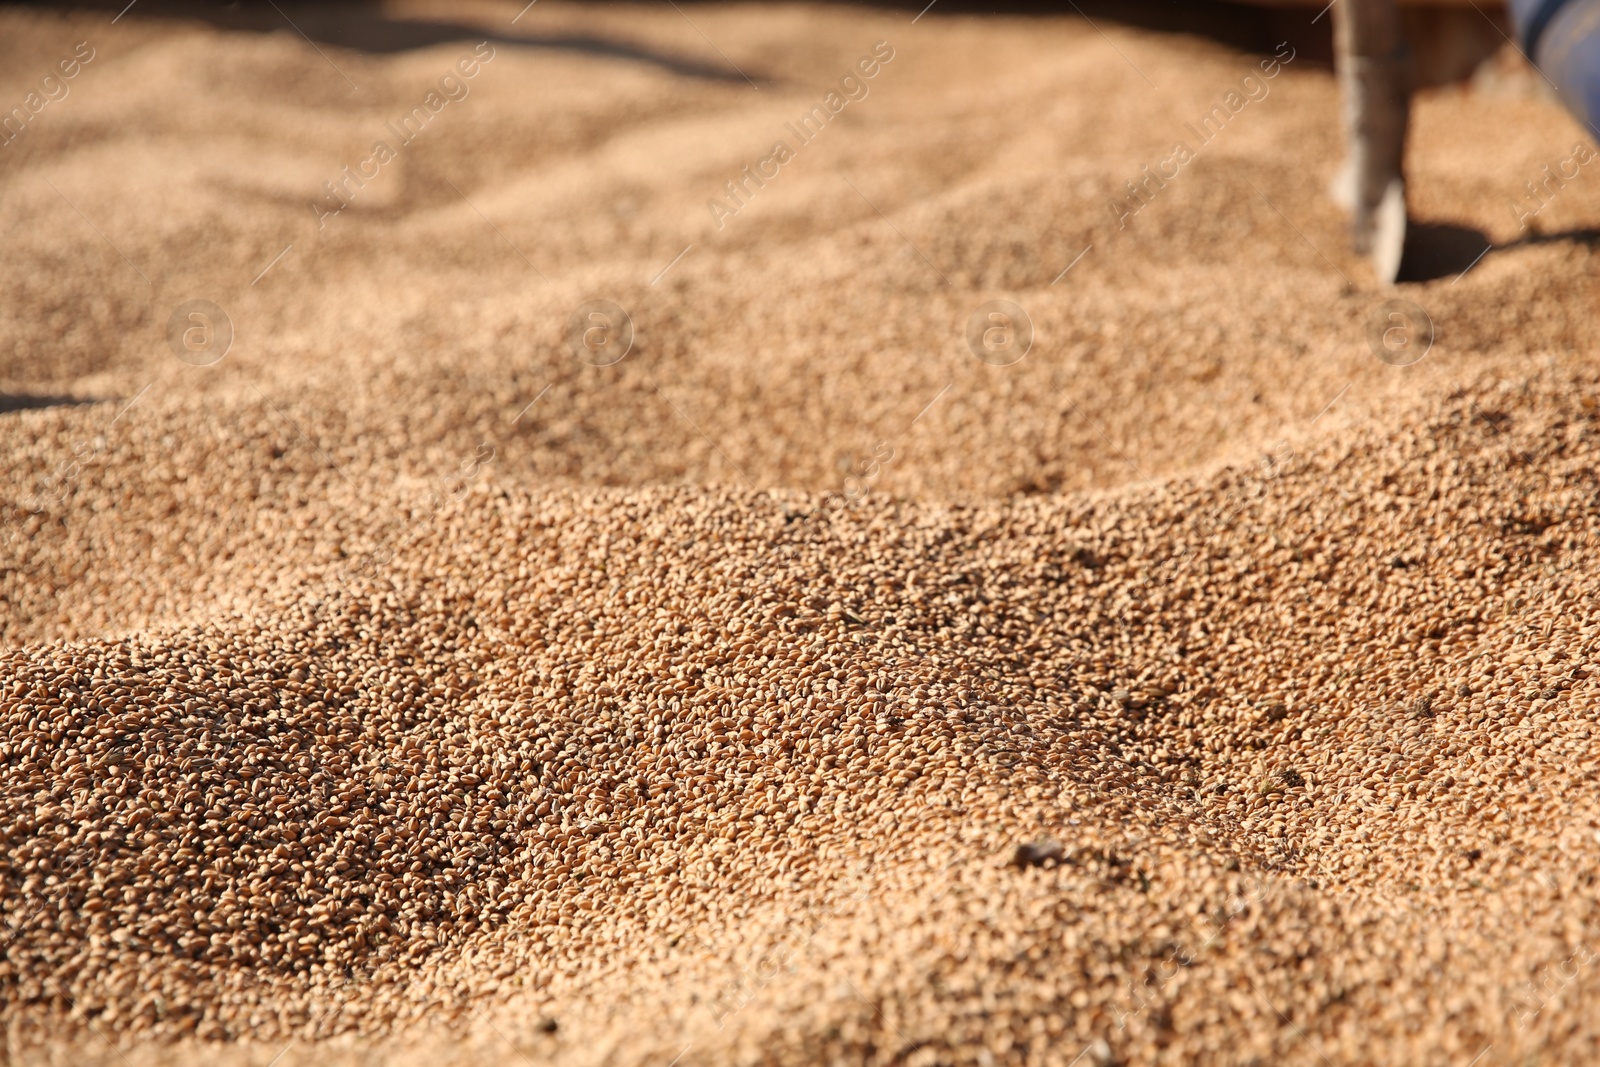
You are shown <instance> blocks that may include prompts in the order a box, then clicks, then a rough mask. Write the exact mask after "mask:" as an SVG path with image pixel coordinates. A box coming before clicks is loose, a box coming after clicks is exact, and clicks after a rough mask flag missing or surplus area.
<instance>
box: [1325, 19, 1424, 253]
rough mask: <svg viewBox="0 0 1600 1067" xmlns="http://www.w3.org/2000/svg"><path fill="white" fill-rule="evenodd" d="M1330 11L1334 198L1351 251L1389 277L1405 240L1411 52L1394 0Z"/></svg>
mask: <svg viewBox="0 0 1600 1067" xmlns="http://www.w3.org/2000/svg"><path fill="white" fill-rule="evenodd" d="M1333 15H1334V49H1335V52H1336V62H1337V65H1338V72H1339V84H1340V90H1341V94H1342V96H1343V103H1344V124H1345V138H1346V145H1347V151H1348V156H1347V158H1346V161H1345V169H1344V171H1343V173H1342V174H1341V176H1340V178H1339V179H1338V181H1337V183H1336V187H1335V197H1336V198H1337V199H1339V200H1340V201H1341V202H1342V203H1343V204H1344V205H1345V206H1346V207H1347V208H1348V209H1349V210H1350V215H1351V239H1352V242H1353V243H1354V245H1355V248H1356V251H1358V252H1362V253H1365V254H1367V255H1369V256H1370V257H1371V259H1372V264H1373V268H1374V269H1375V270H1376V271H1377V274H1378V278H1379V280H1380V281H1382V282H1383V283H1385V284H1388V283H1391V282H1393V281H1394V280H1395V277H1396V276H1397V275H1398V274H1399V271H1400V255H1401V252H1402V251H1403V250H1404V247H1405V236H1406V194H1405V172H1404V162H1405V143H1406V126H1407V124H1408V121H1409V118H1410V109H1411V81H1412V73H1411V58H1410V53H1409V51H1408V50H1407V48H1406V44H1405V38H1404V36H1403V35H1402V33H1401V30H1400V11H1399V7H1398V5H1397V4H1396V3H1395V0H1337V2H1336V3H1335V4H1334V5H1333Z"/></svg>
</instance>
